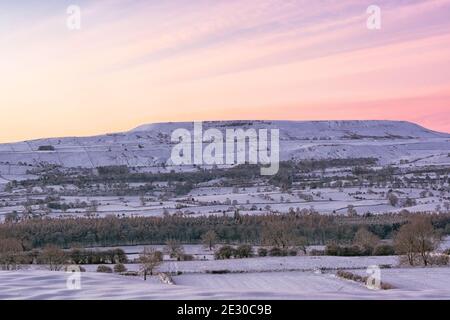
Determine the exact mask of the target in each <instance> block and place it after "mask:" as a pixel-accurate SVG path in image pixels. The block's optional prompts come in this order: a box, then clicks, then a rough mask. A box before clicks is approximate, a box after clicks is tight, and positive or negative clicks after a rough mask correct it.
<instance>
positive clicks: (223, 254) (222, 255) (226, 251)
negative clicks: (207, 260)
mask: <svg viewBox="0 0 450 320" xmlns="http://www.w3.org/2000/svg"><path fill="white" fill-rule="evenodd" d="M235 251H236V250H235V249H234V248H233V247H231V246H223V247H221V248H220V249H219V250H217V251H216V252H215V253H214V257H215V258H216V259H217V260H223V259H231V257H233V256H234V255H235Z"/></svg>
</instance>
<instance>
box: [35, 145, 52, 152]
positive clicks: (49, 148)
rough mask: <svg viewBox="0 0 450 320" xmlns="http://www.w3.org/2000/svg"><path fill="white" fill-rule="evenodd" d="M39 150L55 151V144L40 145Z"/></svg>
mask: <svg viewBox="0 0 450 320" xmlns="http://www.w3.org/2000/svg"><path fill="white" fill-rule="evenodd" d="M38 151H55V147H54V146H39V147H38Z"/></svg>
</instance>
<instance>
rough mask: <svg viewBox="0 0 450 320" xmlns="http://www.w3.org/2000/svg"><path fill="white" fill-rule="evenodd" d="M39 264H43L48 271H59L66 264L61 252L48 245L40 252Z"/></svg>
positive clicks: (55, 247)
mask: <svg viewBox="0 0 450 320" xmlns="http://www.w3.org/2000/svg"><path fill="white" fill-rule="evenodd" d="M40 259H41V262H42V263H45V264H46V265H47V267H48V268H49V270H51V271H59V270H61V269H62V267H63V265H64V263H66V260H67V257H66V254H65V253H64V251H63V250H61V249H60V248H58V247H57V246H54V245H48V246H46V247H45V248H44V250H42V254H41V257H40Z"/></svg>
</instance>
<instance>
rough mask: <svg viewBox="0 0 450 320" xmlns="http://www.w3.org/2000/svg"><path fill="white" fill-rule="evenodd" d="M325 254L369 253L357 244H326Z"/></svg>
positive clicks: (347, 255) (348, 254)
mask: <svg viewBox="0 0 450 320" xmlns="http://www.w3.org/2000/svg"><path fill="white" fill-rule="evenodd" d="M325 254H326V255H328V256H343V257H354V256H366V255H370V252H368V251H367V250H363V249H361V248H360V247H358V246H338V245H335V244H331V245H327V246H326V248H325Z"/></svg>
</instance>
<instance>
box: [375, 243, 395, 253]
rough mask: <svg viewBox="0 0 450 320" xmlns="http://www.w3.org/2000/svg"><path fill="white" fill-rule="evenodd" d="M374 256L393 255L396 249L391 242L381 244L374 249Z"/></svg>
mask: <svg viewBox="0 0 450 320" xmlns="http://www.w3.org/2000/svg"><path fill="white" fill-rule="evenodd" d="M373 255H374V256H393V255H395V249H394V247H393V246H391V245H389V244H381V245H379V246H377V247H376V248H375V250H374V251H373Z"/></svg>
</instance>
